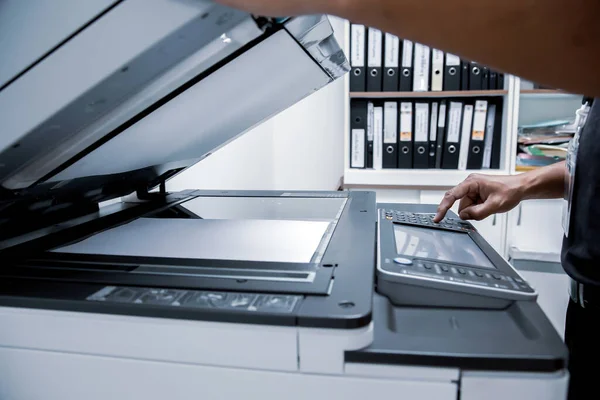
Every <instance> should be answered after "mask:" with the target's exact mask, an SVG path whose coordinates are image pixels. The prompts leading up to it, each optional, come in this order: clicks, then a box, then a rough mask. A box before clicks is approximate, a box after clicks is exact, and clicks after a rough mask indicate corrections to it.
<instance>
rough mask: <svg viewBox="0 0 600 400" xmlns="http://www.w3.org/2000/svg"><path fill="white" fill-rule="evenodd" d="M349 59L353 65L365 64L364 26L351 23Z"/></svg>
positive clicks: (362, 65) (360, 65)
mask: <svg viewBox="0 0 600 400" xmlns="http://www.w3.org/2000/svg"><path fill="white" fill-rule="evenodd" d="M351 31H352V33H351V34H352V39H351V41H352V49H351V55H350V58H351V61H350V63H351V64H352V66H353V67H364V66H365V26H364V25H355V24H352V28H351Z"/></svg>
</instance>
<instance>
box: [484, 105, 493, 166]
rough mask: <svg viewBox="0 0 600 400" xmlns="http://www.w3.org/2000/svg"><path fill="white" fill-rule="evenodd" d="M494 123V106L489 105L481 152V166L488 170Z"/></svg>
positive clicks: (490, 162) (490, 159)
mask: <svg viewBox="0 0 600 400" xmlns="http://www.w3.org/2000/svg"><path fill="white" fill-rule="evenodd" d="M495 123H496V105H495V104H490V108H489V112H488V115H487V135H486V137H485V145H484V150H483V165H482V168H484V169H489V168H490V166H491V164H492V145H493V143H494V125H495Z"/></svg>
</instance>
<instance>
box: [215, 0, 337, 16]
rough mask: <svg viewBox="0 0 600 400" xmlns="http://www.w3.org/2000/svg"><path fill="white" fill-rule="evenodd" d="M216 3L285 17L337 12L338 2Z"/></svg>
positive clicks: (266, 0)
mask: <svg viewBox="0 0 600 400" xmlns="http://www.w3.org/2000/svg"><path fill="white" fill-rule="evenodd" d="M216 2H217V3H221V4H225V5H227V6H230V7H234V8H239V9H241V10H244V11H248V12H251V13H253V14H257V15H265V16H269V17H284V16H294V15H304V14H315V13H331V12H335V11H334V5H335V4H334V3H337V2H338V0H330V1H318V0H216Z"/></svg>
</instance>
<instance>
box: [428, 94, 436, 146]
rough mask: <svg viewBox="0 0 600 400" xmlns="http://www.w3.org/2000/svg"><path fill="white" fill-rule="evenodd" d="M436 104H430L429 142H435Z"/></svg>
mask: <svg viewBox="0 0 600 400" xmlns="http://www.w3.org/2000/svg"><path fill="white" fill-rule="evenodd" d="M437 121H438V103H432V104H431V122H429V140H430V141H431V142H435V141H436V140H437Z"/></svg>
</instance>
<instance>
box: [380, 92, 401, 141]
mask: <svg viewBox="0 0 600 400" xmlns="http://www.w3.org/2000/svg"><path fill="white" fill-rule="evenodd" d="M383 112H384V114H383V120H384V122H383V123H384V128H383V143H396V142H398V136H397V135H398V129H397V128H398V103H396V102H386V103H385V104H384V109H383Z"/></svg>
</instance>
